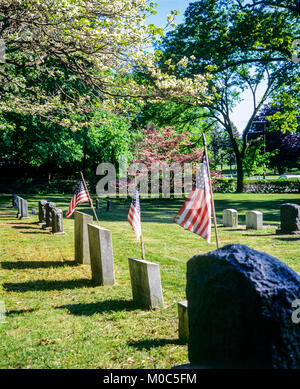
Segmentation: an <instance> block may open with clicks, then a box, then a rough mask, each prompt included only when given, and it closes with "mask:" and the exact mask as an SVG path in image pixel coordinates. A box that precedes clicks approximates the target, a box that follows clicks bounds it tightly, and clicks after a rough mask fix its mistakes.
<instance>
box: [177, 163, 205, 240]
mask: <svg viewBox="0 0 300 389" xmlns="http://www.w3.org/2000/svg"><path fill="white" fill-rule="evenodd" d="M211 199H212V196H211V191H210V186H209V178H208V169H207V163H206V158H205V156H204V158H203V162H202V164H201V167H200V168H199V171H198V174H197V177H196V186H195V187H194V188H193V189H192V192H191V193H190V195H189V197H188V198H187V200H186V201H185V203H184V204H183V206H182V207H181V209H180V211H179V212H178V214H177V215H176V216H175V218H174V222H175V223H177V224H179V225H180V226H181V227H183V228H184V229H186V230H189V231H191V232H194V233H195V234H197V235H200V236H201V237H202V238H204V239H205V240H206V241H207V243H210V238H211Z"/></svg>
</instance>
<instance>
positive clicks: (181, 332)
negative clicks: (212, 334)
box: [177, 301, 189, 343]
mask: <svg viewBox="0 0 300 389" xmlns="http://www.w3.org/2000/svg"><path fill="white" fill-rule="evenodd" d="M177 311H178V337H179V340H180V342H182V343H186V342H187V341H188V339H189V319H188V302H187V301H180V302H179V303H178V304H177Z"/></svg>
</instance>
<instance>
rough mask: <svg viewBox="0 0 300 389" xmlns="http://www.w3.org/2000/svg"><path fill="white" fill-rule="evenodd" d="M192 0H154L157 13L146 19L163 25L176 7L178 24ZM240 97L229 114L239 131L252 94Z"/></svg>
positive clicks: (246, 115) (249, 105)
mask: <svg viewBox="0 0 300 389" xmlns="http://www.w3.org/2000/svg"><path fill="white" fill-rule="evenodd" d="M194 1H196V0H192V1H190V0H154V2H155V3H157V7H156V10H157V14H156V15H152V16H151V17H150V18H149V19H148V21H149V23H153V24H154V25H156V26H159V27H165V26H166V24H167V16H168V15H169V14H170V12H171V10H174V9H176V10H178V11H180V14H179V15H177V16H176V18H175V22H176V23H177V24H180V23H181V22H183V20H184V11H185V10H186V8H187V7H188V5H189V4H190V3H193V2H194ZM258 91H259V92H260V93H258V95H257V96H260V95H261V93H262V92H263V85H262V88H260V89H258ZM241 98H242V101H241V102H240V103H239V104H238V105H237V106H236V107H235V108H234V110H233V112H232V114H231V118H232V121H233V123H234V124H235V125H236V127H237V129H238V130H239V132H242V131H243V129H244V127H245V125H246V124H247V121H248V119H249V118H250V112H251V110H252V109H253V105H252V95H251V94H250V93H249V92H245V93H243V94H242V95H241ZM249 107H250V110H249ZM252 112H253V111H252Z"/></svg>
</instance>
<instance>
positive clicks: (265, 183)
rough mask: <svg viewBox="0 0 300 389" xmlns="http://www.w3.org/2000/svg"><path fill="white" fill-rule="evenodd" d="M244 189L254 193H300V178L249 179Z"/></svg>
mask: <svg viewBox="0 0 300 389" xmlns="http://www.w3.org/2000/svg"><path fill="white" fill-rule="evenodd" d="M244 191H245V192H252V193H300V180H299V179H289V180H288V179H275V180H253V181H252V180H251V181H250V180H249V181H246V183H245V186H244Z"/></svg>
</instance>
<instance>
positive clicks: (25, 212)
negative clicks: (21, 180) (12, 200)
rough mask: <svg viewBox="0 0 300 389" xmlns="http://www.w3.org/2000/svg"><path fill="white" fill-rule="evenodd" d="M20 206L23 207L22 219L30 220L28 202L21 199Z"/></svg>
mask: <svg viewBox="0 0 300 389" xmlns="http://www.w3.org/2000/svg"><path fill="white" fill-rule="evenodd" d="M20 205H21V214H20V219H29V216H28V202H27V200H24V199H22V198H21V200H20Z"/></svg>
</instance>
